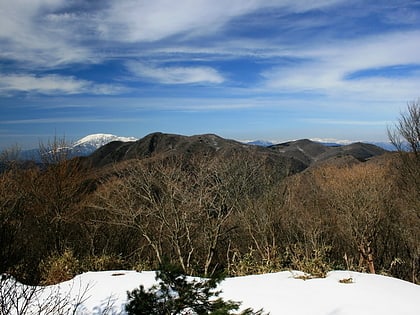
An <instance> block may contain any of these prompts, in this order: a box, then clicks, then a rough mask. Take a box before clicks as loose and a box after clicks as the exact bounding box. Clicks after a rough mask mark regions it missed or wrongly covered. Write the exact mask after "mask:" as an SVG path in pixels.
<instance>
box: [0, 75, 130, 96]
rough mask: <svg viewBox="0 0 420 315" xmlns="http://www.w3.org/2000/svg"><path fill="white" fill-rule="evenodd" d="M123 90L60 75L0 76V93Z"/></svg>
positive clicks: (104, 91)
mask: <svg viewBox="0 0 420 315" xmlns="http://www.w3.org/2000/svg"><path fill="white" fill-rule="evenodd" d="M122 91H125V88H122V87H119V86H113V85H108V84H96V83H93V82H91V81H87V80H81V79H77V78H75V77H67V76H61V75H45V76H36V75H31V74H6V75H2V76H1V77H0V95H2V94H3V95H9V94H13V93H16V92H26V93H39V94H48V95H54V94H67V95H69V94H83V93H87V94H98V95H110V94H118V93H121V92H122Z"/></svg>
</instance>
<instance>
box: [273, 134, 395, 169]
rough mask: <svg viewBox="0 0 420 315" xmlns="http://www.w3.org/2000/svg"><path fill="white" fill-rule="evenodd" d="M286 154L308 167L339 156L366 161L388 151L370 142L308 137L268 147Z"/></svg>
mask: <svg viewBox="0 0 420 315" xmlns="http://www.w3.org/2000/svg"><path fill="white" fill-rule="evenodd" d="M268 148H269V149H271V150H274V151H277V152H279V153H281V154H283V155H285V156H289V157H293V158H295V159H298V160H299V161H301V162H303V163H305V164H306V165H307V166H308V167H309V166H312V165H314V164H317V163H320V162H325V161H328V160H331V159H337V158H343V157H346V158H350V159H348V161H351V160H352V159H353V160H354V159H355V160H357V161H360V162H365V161H367V160H368V159H370V158H372V157H375V156H379V155H382V154H384V153H386V152H388V151H387V150H385V149H382V148H380V147H378V146H375V145H373V144H369V143H362V142H355V143H351V144H347V145H337V146H332V145H324V144H322V143H319V142H314V141H311V140H308V139H302V140H297V141H289V142H285V143H280V144H276V145H272V146H270V147H268Z"/></svg>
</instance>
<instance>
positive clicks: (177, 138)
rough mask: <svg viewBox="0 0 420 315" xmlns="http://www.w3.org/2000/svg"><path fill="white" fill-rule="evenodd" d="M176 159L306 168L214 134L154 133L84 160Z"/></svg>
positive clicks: (100, 163)
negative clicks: (231, 160) (246, 161)
mask: <svg viewBox="0 0 420 315" xmlns="http://www.w3.org/2000/svg"><path fill="white" fill-rule="evenodd" d="M172 156H176V157H179V158H183V159H185V160H189V159H191V158H194V157H196V156H199V157H209V158H220V159H221V160H222V161H223V160H226V161H227V160H228V158H229V157H232V156H238V157H246V158H248V159H250V160H253V161H257V162H258V163H264V164H266V165H267V164H270V166H272V167H273V168H274V169H275V170H276V171H277V172H279V174H280V173H286V172H287V173H297V172H300V171H302V170H304V169H305V168H306V167H307V165H305V164H304V163H302V162H301V161H299V160H297V159H295V158H294V157H289V156H284V155H282V154H279V152H276V151H274V150H270V149H268V148H265V147H260V146H255V145H247V144H244V143H242V142H239V141H235V140H230V139H224V138H222V137H219V136H217V135H214V134H203V135H195V136H183V135H176V134H165V133H161V132H156V133H152V134H149V135H147V136H145V137H144V138H142V139H140V140H137V141H136V142H118V141H114V142H111V143H108V144H106V145H104V146H102V147H101V148H99V149H98V150H96V151H95V152H94V153H92V154H91V155H90V156H88V157H86V158H85V161H86V163H87V164H88V165H93V166H94V167H102V166H105V165H108V164H114V163H118V162H122V161H127V160H131V159H145V158H151V157H157V158H166V157H172Z"/></svg>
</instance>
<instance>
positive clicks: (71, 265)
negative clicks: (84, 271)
mask: <svg viewBox="0 0 420 315" xmlns="http://www.w3.org/2000/svg"><path fill="white" fill-rule="evenodd" d="M39 269H40V273H41V284H43V285H50V284H57V283H60V282H63V281H67V280H70V279H72V278H73V277H74V276H75V275H76V274H78V273H80V263H79V260H78V259H77V258H76V257H74V255H73V251H72V250H70V249H66V250H65V251H64V252H63V253H62V254H53V255H51V256H49V257H48V258H47V259H46V260H44V261H42V262H41V264H40V268H39Z"/></svg>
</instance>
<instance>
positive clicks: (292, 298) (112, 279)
mask: <svg viewBox="0 0 420 315" xmlns="http://www.w3.org/2000/svg"><path fill="white" fill-rule="evenodd" d="M300 275H302V273H299V272H290V271H283V272H278V273H271V274H263V275H251V276H244V277H236V278H227V279H225V280H224V281H223V282H222V283H221V284H220V289H221V290H222V291H223V292H222V294H221V297H223V298H225V299H230V300H233V301H238V302H242V305H241V308H247V307H252V308H253V309H254V310H258V309H260V308H263V309H264V311H265V312H266V313H268V312H269V313H270V314H272V315H276V314H293V315H304V314H305V315H308V314H310V315H350V314H352V315H353V314H357V315H365V314H366V315H367V314H369V315H375V314H377V315H395V314H398V315H418V314H420V302H419V297H420V286H418V285H415V284H412V283H409V282H406V281H402V280H399V279H395V278H391V277H386V276H380V275H372V274H364V273H357V272H351V271H333V272H330V273H329V274H328V275H327V277H326V278H318V279H309V280H302V279H300V278H299V276H300ZM346 279H351V280H350V283H341V282H340V280H346ZM10 281H13V280H12V279H10ZM155 283H156V281H155V273H154V272H153V271H143V272H136V271H124V270H121V271H103V272H87V273H84V274H81V275H78V276H76V277H75V278H74V279H72V280H70V281H67V282H63V283H61V284H58V285H55V286H49V287H45V288H44V289H43V291H42V292H41V293H42V294H41V299H42V298H47V297H48V296H49V293H50V292H60V294H61V296H69V297H70V299H69V301H71V303H73V304H79V306H78V307H77V312H76V313H75V314H78V315H87V314H124V304H125V303H126V299H127V291H131V290H133V289H135V288H138V287H139V285H140V284H142V285H143V286H144V287H145V288H149V287H151V286H152V285H153V284H155Z"/></svg>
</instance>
